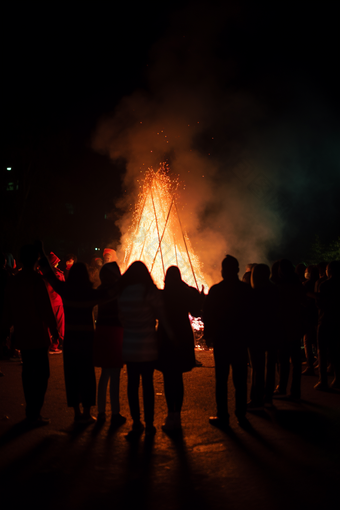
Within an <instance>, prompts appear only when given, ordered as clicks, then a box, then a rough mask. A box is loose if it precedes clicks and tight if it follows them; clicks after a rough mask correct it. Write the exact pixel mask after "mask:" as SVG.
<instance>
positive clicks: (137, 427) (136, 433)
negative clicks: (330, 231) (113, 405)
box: [125, 421, 144, 441]
mask: <svg viewBox="0 0 340 510" xmlns="http://www.w3.org/2000/svg"><path fill="white" fill-rule="evenodd" d="M143 430H144V425H143V423H142V422H141V421H138V422H135V423H134V424H133V425H132V430H130V432H128V433H127V434H126V436H125V439H126V440H127V441H133V440H135V439H138V438H139V437H140V436H141V435H142V434H143Z"/></svg>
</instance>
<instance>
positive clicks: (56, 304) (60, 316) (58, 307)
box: [44, 251, 65, 354]
mask: <svg viewBox="0 0 340 510" xmlns="http://www.w3.org/2000/svg"><path fill="white" fill-rule="evenodd" d="M48 259H49V261H50V264H51V266H52V268H53V271H54V274H55V275H56V277H57V278H58V280H60V281H61V282H64V281H65V277H64V273H63V272H62V271H61V270H60V269H59V268H58V264H59V262H60V259H59V258H58V257H57V256H56V255H55V254H54V253H53V252H52V251H51V252H50V254H49V256H48ZM44 280H45V285H46V287H47V290H48V294H49V296H50V301H51V305H52V309H53V313H54V316H55V320H56V322H57V330H58V336H57V337H56V338H53V337H52V338H51V347H50V354H61V352H62V350H61V349H60V347H62V345H63V342H64V335H65V314H64V306H63V300H62V299H61V297H60V296H59V294H58V293H57V292H56V291H55V290H54V289H53V287H52V285H50V283H49V282H48V281H47V279H46V278H44Z"/></svg>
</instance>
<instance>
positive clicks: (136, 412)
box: [118, 261, 166, 439]
mask: <svg viewBox="0 0 340 510" xmlns="http://www.w3.org/2000/svg"><path fill="white" fill-rule="evenodd" d="M119 287H120V295H119V298H118V305H119V310H120V314H121V315H120V316H121V319H122V324H123V328H124V336H123V361H124V362H125V363H126V367H127V374H128V400H129V406H130V413H131V418H132V420H133V426H132V430H131V431H130V432H129V434H128V436H127V439H131V438H134V437H138V436H139V435H140V434H142V432H143V430H144V425H143V424H142V422H141V419H140V407H139V394H138V389H139V383H140V378H142V386H143V403H144V418H145V425H146V429H145V434H146V436H149V437H152V436H154V434H155V433H156V429H155V427H154V425H153V420H154V406H155V396H154V386H153V372H154V369H155V362H156V360H157V358H158V342H157V335H156V319H161V320H162V321H163V319H164V322H165V323H166V319H165V317H164V309H163V306H162V295H161V292H160V291H159V290H158V289H157V287H156V285H155V284H154V282H153V280H152V278H151V275H150V273H149V271H148V269H147V267H146V265H145V264H143V262H141V261H137V262H133V263H132V264H131V266H129V268H128V269H127V270H126V272H125V273H124V274H123V276H122V277H121V278H120V280H119Z"/></svg>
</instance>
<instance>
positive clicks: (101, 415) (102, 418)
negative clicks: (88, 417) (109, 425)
mask: <svg viewBox="0 0 340 510" xmlns="http://www.w3.org/2000/svg"><path fill="white" fill-rule="evenodd" d="M104 421H106V414H105V413H98V415H97V423H104Z"/></svg>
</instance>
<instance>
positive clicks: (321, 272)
mask: <svg viewBox="0 0 340 510" xmlns="http://www.w3.org/2000/svg"><path fill="white" fill-rule="evenodd" d="M327 266H328V263H327V262H324V261H322V262H319V264H318V266H317V267H318V270H319V279H318V280H317V281H316V283H315V287H314V292H315V293H318V292H319V290H320V285H321V284H322V283H323V282H325V281H326V280H328V276H327V274H326V269H327Z"/></svg>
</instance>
